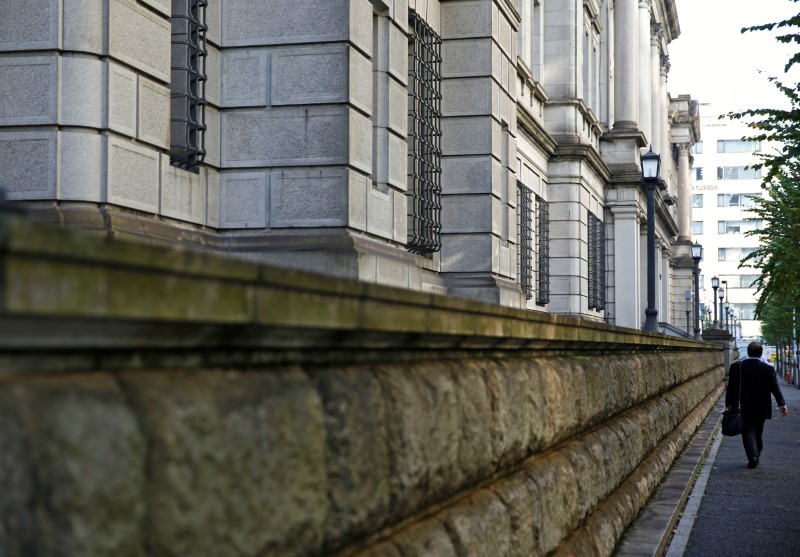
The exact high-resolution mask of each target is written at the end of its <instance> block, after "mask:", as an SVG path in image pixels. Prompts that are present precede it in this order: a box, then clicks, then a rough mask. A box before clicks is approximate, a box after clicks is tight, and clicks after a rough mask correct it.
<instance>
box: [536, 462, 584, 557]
mask: <svg viewBox="0 0 800 557" xmlns="http://www.w3.org/2000/svg"><path fill="white" fill-rule="evenodd" d="M525 473H527V474H528V475H529V476H530V477H531V479H533V481H534V483H535V484H536V486H537V488H538V497H535V498H534V500H533V501H532V508H533V513H534V521H535V523H536V524H538V525H539V536H538V537H537V538H536V543H537V545H536V551H535V554H539V555H546V554H548V553H550V552H551V551H553V550H554V549H555V548H556V547H558V544H559V543H560V542H561V540H562V539H564V537H566V536H567V534H569V533H570V532H571V531H572V530H573V529H574V528H575V526H577V523H578V502H577V497H578V486H577V484H576V481H577V478H576V477H575V474H574V472H573V470H572V466H571V465H570V463H569V461H568V460H567V459H566V458H565V457H564V456H563V455H561V454H559V453H553V454H551V455H549V456H547V457H545V458H542V459H539V460H536V461H534V462H533V463H531V465H529V466H526V467H525Z"/></svg>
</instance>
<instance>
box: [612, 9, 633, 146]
mask: <svg viewBox="0 0 800 557" xmlns="http://www.w3.org/2000/svg"><path fill="white" fill-rule="evenodd" d="M614 34H615V35H614V38H615V43H614V80H615V83H614V110H615V113H614V118H615V121H614V130H620V131H622V130H636V129H638V127H639V114H638V113H639V1H638V0H617V1H616V3H615V8H614Z"/></svg>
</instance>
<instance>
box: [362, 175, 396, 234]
mask: <svg viewBox="0 0 800 557" xmlns="http://www.w3.org/2000/svg"><path fill="white" fill-rule="evenodd" d="M392 207H393V203H392V196H391V193H390V192H389V191H385V192H384V191H381V190H380V189H378V187H377V186H375V185H372V184H370V185H369V186H368V187H367V232H369V233H370V234H375V235H376V236H381V237H383V238H388V239H391V238H392V236H393V234H394V231H393V229H394V215H393V214H392Z"/></svg>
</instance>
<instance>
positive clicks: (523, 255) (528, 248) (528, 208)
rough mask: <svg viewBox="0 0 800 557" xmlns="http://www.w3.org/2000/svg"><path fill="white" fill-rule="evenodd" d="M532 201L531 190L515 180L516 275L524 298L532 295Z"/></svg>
mask: <svg viewBox="0 0 800 557" xmlns="http://www.w3.org/2000/svg"><path fill="white" fill-rule="evenodd" d="M532 205H533V203H532V202H531V191H530V190H529V189H528V188H527V187H525V186H524V185H523V184H522V182H517V241H518V246H517V249H518V251H517V276H518V277H519V284H520V287H521V288H522V292H523V293H524V294H525V299H527V300H530V299H531V298H532V297H533V255H532V253H533V207H532Z"/></svg>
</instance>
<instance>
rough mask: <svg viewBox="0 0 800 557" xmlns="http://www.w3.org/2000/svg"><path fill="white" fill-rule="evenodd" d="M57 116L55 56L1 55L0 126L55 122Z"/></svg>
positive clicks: (56, 67)
mask: <svg viewBox="0 0 800 557" xmlns="http://www.w3.org/2000/svg"><path fill="white" fill-rule="evenodd" d="M57 118H58V59H57V58H56V57H55V56H4V57H1V58H0V126H27V125H36V124H55V123H56V121H57Z"/></svg>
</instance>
